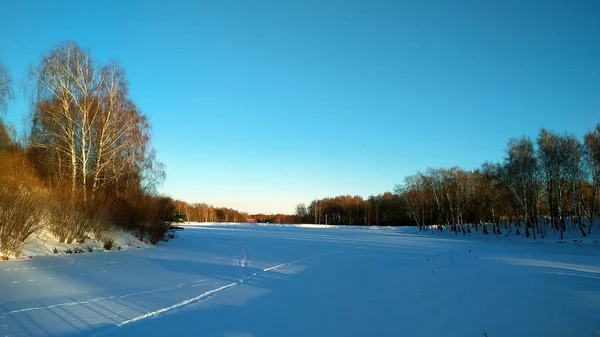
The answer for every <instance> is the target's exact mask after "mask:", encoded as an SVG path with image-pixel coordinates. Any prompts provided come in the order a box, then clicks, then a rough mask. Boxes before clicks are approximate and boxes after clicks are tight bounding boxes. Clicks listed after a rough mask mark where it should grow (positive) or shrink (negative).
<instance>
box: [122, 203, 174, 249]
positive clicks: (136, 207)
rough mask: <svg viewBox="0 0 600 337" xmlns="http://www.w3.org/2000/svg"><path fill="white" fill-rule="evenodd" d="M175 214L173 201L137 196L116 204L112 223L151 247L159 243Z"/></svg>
mask: <svg viewBox="0 0 600 337" xmlns="http://www.w3.org/2000/svg"><path fill="white" fill-rule="evenodd" d="M174 213H175V206H174V205H173V200H171V199H170V198H162V197H155V196H150V195H146V194H139V195H137V196H132V197H130V198H127V199H121V200H120V201H119V202H118V203H116V207H115V212H114V218H113V219H114V222H115V223H117V224H118V225H120V226H121V227H122V228H124V229H126V230H130V231H133V232H134V234H135V236H136V237H137V238H138V239H139V240H141V241H145V242H149V243H151V244H153V245H155V244H157V243H158V242H160V241H161V240H162V239H163V238H164V236H165V234H166V233H167V231H168V230H169V226H170V220H171V219H172V217H173V214H174Z"/></svg>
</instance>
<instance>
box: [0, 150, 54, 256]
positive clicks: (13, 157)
mask: <svg viewBox="0 0 600 337" xmlns="http://www.w3.org/2000/svg"><path fill="white" fill-rule="evenodd" d="M41 186H42V184H41V182H40V181H39V180H38V179H37V178H36V176H35V172H34V171H33V168H32V167H31V166H30V165H29V163H28V161H27V159H26V158H25V156H24V155H23V154H21V153H19V152H12V153H3V154H2V155H1V157H0V252H1V253H2V254H7V255H19V254H20V253H21V250H22V248H23V245H24V242H25V240H26V239H27V238H28V237H29V236H30V235H31V234H33V233H34V232H36V231H37V230H39V229H40V227H41V220H42V218H43V216H44V202H43V198H42V194H43V190H42V188H41Z"/></svg>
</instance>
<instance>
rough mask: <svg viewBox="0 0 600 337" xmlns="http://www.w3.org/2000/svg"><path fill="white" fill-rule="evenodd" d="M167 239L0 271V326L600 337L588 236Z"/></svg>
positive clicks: (265, 230)
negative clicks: (533, 239) (578, 241)
mask: <svg viewBox="0 0 600 337" xmlns="http://www.w3.org/2000/svg"><path fill="white" fill-rule="evenodd" d="M179 235H180V238H179V239H177V240H174V241H170V242H168V243H161V244H159V245H158V246H157V247H156V248H154V249H148V250H143V251H140V250H130V251H124V252H119V253H117V254H78V255H64V256H57V257H47V258H40V259H31V260H25V261H16V262H13V263H11V266H13V267H14V268H11V269H10V270H8V269H4V270H2V269H0V310H1V311H0V334H1V335H12V336H49V335H57V336H58V335H60V336H88V335H95V336H133V335H135V336H170V335H178V336H261V337H262V336H267V337H269V336H273V337H274V336H292V337H295V336H298V337H300V336H327V337H329V336H340V337H341V336H344V337H346V336H457V337H458V336H460V337H463V336H473V337H480V336H483V334H486V335H487V336H489V337H498V336H556V337H559V336H560V337H563V336H598V335H600V320H598V315H597V313H598V312H599V311H600V246H598V245H574V244H572V245H571V244H525V243H524V242H519V241H517V240H507V239H496V238H492V237H487V238H486V237H481V238H479V237H476V236H472V237H469V236H462V235H459V236H454V234H453V233H452V234H451V235H450V233H441V234H435V233H434V234H431V233H420V234H419V232H418V231H415V229H414V228H390V229H370V228H358V227H353V228H348V227H340V228H310V227H303V228H298V227H294V226H272V225H271V226H264V225H256V224H251V225H236V226H232V225H222V224H213V225H210V226H197V225H191V226H189V225H186V227H185V230H184V231H183V232H180V233H179ZM3 266H4V265H0V267H3Z"/></svg>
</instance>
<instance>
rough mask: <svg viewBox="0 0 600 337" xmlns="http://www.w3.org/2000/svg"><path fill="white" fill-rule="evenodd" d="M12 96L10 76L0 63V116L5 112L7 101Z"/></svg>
mask: <svg viewBox="0 0 600 337" xmlns="http://www.w3.org/2000/svg"><path fill="white" fill-rule="evenodd" d="M13 98H14V92H13V89H12V78H11V77H10V74H9V73H8V70H6V68H4V66H3V65H2V64H0V116H1V114H2V113H5V112H6V110H7V108H8V101H10V100H11V99H13Z"/></svg>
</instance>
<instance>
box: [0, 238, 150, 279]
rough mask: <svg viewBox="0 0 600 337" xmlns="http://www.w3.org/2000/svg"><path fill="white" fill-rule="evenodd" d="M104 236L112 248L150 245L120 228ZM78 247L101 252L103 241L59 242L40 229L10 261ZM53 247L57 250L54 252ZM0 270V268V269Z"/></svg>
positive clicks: (142, 247)
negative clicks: (111, 243)
mask: <svg viewBox="0 0 600 337" xmlns="http://www.w3.org/2000/svg"><path fill="white" fill-rule="evenodd" d="M104 235H105V237H106V238H111V239H112V240H113V241H114V244H113V249H117V247H119V248H120V250H129V249H144V248H148V247H150V245H148V244H146V243H144V242H142V241H140V240H138V239H137V238H135V237H134V236H133V235H132V234H131V233H129V232H127V231H123V230H121V229H117V228H115V229H112V230H110V231H108V232H107V233H105V234H104ZM75 248H80V249H81V250H83V251H84V252H85V253H88V250H89V249H91V250H92V251H93V252H102V251H105V249H104V242H102V240H100V239H98V238H95V237H93V236H92V237H90V238H88V239H86V240H85V242H83V243H77V242H72V243H60V242H58V239H57V238H56V237H55V236H54V235H52V233H50V231H49V230H47V229H42V230H41V231H39V232H37V233H33V234H32V235H31V236H30V237H29V238H28V239H27V240H26V242H25V246H24V247H23V252H22V253H21V255H20V256H10V260H9V262H10V261H14V260H22V259H26V258H31V257H39V256H47V255H65V254H66V251H67V250H69V249H70V250H73V249H75ZM54 249H56V250H57V251H58V253H57V254H55V253H54ZM0 270H1V269H0Z"/></svg>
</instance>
